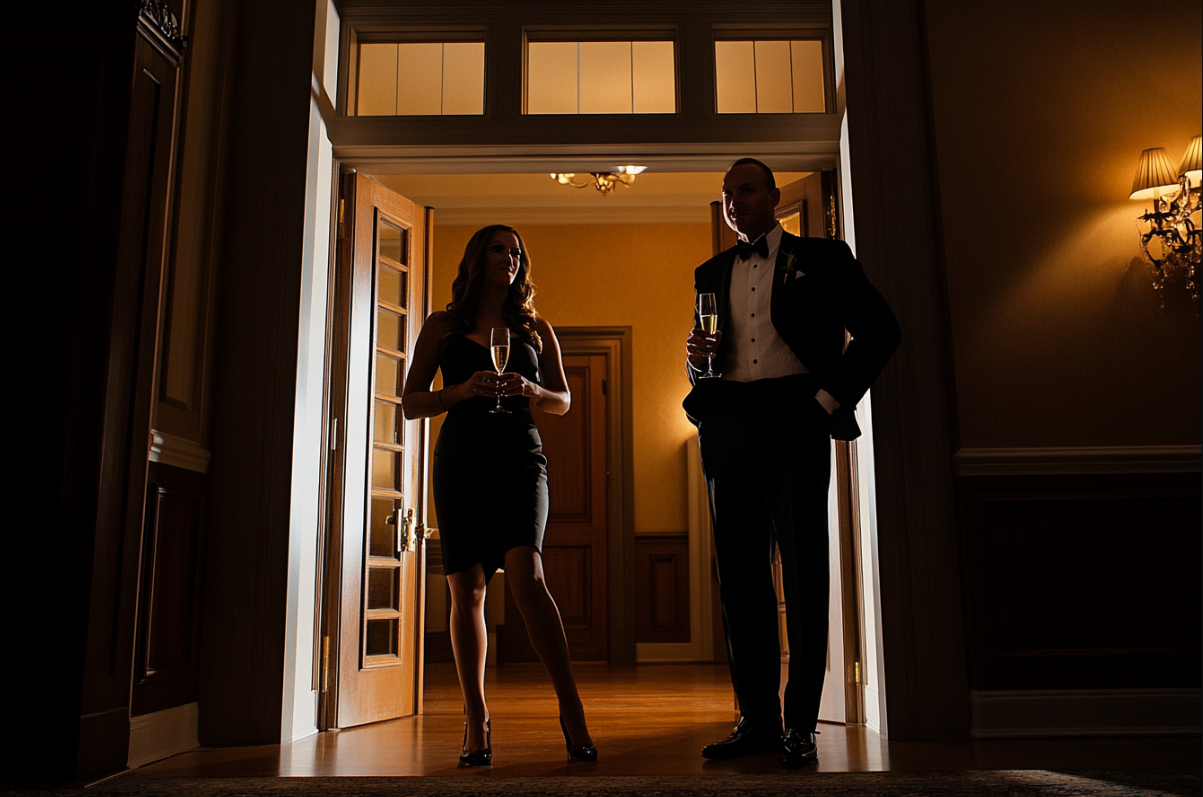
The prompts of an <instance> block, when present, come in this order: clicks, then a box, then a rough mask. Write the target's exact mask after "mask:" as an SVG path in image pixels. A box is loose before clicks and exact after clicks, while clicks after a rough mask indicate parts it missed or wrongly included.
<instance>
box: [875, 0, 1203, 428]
mask: <svg viewBox="0 0 1203 797" xmlns="http://www.w3.org/2000/svg"><path fill="white" fill-rule="evenodd" d="M926 20H927V26H928V31H927V32H928V42H929V46H930V48H931V49H930V68H931V76H932V101H933V115H934V125H935V138H936V145H937V157H938V168H939V187H940V199H941V202H942V205H941V210H942V214H943V224H944V233H945V241H944V243H945V251H946V262H947V267H948V293H949V302H950V307H951V316H952V333H953V345H954V357H955V366H956V385H957V393H958V401H959V405H960V406H959V414H960V423H961V444H962V446H964V447H967V448H973V447H1020V446H1111V445H1166V444H1198V443H1199V442H1200V437H1201V423H1200V411H1199V409H1200V406H1203V395H1201V390H1200V385H1201V382H1203V379H1201V370H1203V369H1201V365H1200V363H1201V360H1200V340H1201V335H1200V322H1199V319H1198V318H1197V317H1195V316H1194V314H1193V311H1192V310H1191V308H1190V307H1189V305H1188V304H1187V303H1185V302H1182V301H1175V302H1172V303H1171V305H1170V306H1169V307H1168V308H1167V309H1166V310H1164V311H1163V310H1161V309H1159V308H1158V306H1157V302H1156V300H1155V299H1154V297H1153V292H1152V290H1151V289H1150V287H1149V283H1150V277H1149V272H1148V270H1147V267H1146V266H1145V265H1144V263H1143V262H1142V261H1141V259H1140V250H1139V247H1138V242H1137V229H1136V223H1135V219H1136V217H1137V216H1139V215H1140V214H1141V213H1142V212H1144V210H1145V208H1146V206H1145V205H1144V203H1139V202H1134V201H1131V200H1129V199H1128V198H1127V197H1128V193H1129V192H1130V191H1131V185H1132V177H1133V175H1134V174H1135V172H1136V167H1137V163H1138V162H1139V158H1140V153H1141V150H1143V149H1145V148H1146V147H1158V146H1160V147H1165V148H1166V149H1167V150H1168V151H1169V155H1170V159H1171V161H1172V163H1173V165H1174V166H1175V167H1177V165H1178V160H1179V158H1181V156H1182V153H1183V151H1184V150H1185V148H1186V145H1187V143H1188V142H1189V141H1190V138H1191V136H1194V135H1197V134H1199V133H1200V132H1201V130H1200V127H1201V125H1200V117H1201V100H1200V98H1201V95H1203V85H1201V77H1200V75H1201V70H1200V68H1199V64H1200V63H1201V61H1203V52H1201V38H1200V35H1199V31H1200V29H1201V27H1203V19H1201V6H1200V4H1199V2H1198V0H1185V1H1181V0H1180V1H1179V2H1170V3H1165V4H1160V5H1157V6H1155V7H1154V6H1147V5H1144V4H1140V3H1120V2H1102V3H1100V2H1095V1H1093V0H1092V1H1091V2H1086V1H1085V0H1074V1H1073V2H1065V3H1046V2H1042V1H1041V0H1027V1H1026V2H1010V3H1005V4H1004V3H965V2H962V1H961V0H932V2H929V3H928V5H927V14H926ZM855 168H856V164H853V169H855ZM1197 218H1198V217H1197V216H1196V219H1197ZM1174 298H1179V297H1174ZM904 334H905V330H904Z"/></svg>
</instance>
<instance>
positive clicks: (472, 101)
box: [356, 42, 485, 116]
mask: <svg viewBox="0 0 1203 797" xmlns="http://www.w3.org/2000/svg"><path fill="white" fill-rule="evenodd" d="M356 94H357V100H358V101H357V103H356V115H358V116H439V115H443V116H450V115H470V114H483V113H484V111H485V45H484V42H364V43H363V44H360V45H359V76H358V91H357V92H356Z"/></svg>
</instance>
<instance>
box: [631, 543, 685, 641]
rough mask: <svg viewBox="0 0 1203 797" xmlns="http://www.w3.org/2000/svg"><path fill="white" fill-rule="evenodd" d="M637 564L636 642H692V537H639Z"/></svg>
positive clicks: (636, 548)
mask: <svg viewBox="0 0 1203 797" xmlns="http://www.w3.org/2000/svg"><path fill="white" fill-rule="evenodd" d="M635 562H636V564H635V567H636V572H637V573H638V577H637V579H636V583H635V585H634V588H635V589H636V590H637V591H638V596H637V598H636V604H637V605H638V625H637V626H636V628H637V637H636V640H637V642H638V643H640V644H644V643H649V642H657V643H662V642H686V643H687V642H689V637H690V634H689V631H690V622H689V620H690V613H689V537H688V536H686V535H684V534H678V535H671V536H670V535H665V536H639V537H636V538H635Z"/></svg>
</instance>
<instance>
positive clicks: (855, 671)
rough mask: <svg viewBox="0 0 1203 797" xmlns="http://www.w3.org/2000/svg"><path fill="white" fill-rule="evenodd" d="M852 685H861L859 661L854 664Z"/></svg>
mask: <svg viewBox="0 0 1203 797" xmlns="http://www.w3.org/2000/svg"><path fill="white" fill-rule="evenodd" d="M852 683H854V684H859V683H860V662H859V661H854V662H852Z"/></svg>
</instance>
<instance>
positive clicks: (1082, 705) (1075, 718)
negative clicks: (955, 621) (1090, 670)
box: [969, 689, 1203, 739]
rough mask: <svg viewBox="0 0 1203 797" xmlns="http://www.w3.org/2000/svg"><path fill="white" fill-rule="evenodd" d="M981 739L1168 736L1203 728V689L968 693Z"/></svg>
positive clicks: (975, 729)
mask: <svg viewBox="0 0 1203 797" xmlns="http://www.w3.org/2000/svg"><path fill="white" fill-rule="evenodd" d="M969 707H970V714H971V717H972V719H971V724H970V733H971V734H972V735H973V736H974V737H975V738H978V739H998V738H1008V737H1032V736H1164V735H1173V734H1196V733H1200V731H1201V730H1203V690H1200V689H1060V690H1041V691H997V692H995V691H989V692H987V691H974V690H971V691H970V692H969Z"/></svg>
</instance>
